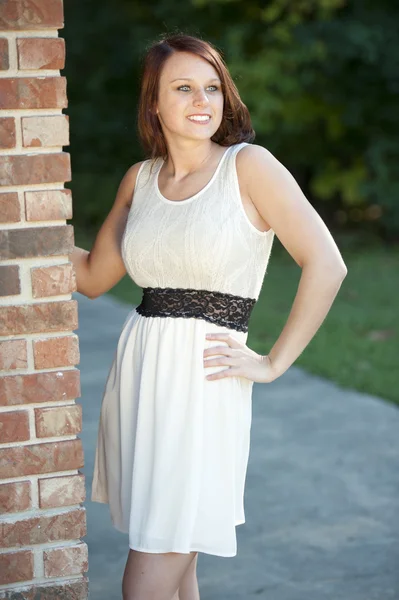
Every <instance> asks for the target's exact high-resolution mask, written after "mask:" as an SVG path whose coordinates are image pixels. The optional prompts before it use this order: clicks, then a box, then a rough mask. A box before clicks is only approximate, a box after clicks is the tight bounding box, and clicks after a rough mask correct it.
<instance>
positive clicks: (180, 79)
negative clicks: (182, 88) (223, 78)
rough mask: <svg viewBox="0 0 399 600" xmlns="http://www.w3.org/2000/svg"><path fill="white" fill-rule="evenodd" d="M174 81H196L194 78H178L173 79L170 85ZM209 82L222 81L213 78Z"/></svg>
mask: <svg viewBox="0 0 399 600" xmlns="http://www.w3.org/2000/svg"><path fill="white" fill-rule="evenodd" d="M174 81H194V80H193V78H192V77H178V78H177V79H172V81H171V82H170V83H173V82H174ZM208 81H220V79H219V77H212V79H208Z"/></svg>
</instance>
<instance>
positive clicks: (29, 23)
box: [0, 0, 64, 31]
mask: <svg viewBox="0 0 399 600" xmlns="http://www.w3.org/2000/svg"><path fill="white" fill-rule="evenodd" d="M63 26H64V12H63V1H62V0H46V1H45V2H42V1H40V0H39V1H38V0H24V2H21V1H20V0H2V2H1V12H0V30H1V29H2V30H4V31H7V30H10V31H13V30H19V29H46V28H50V29H61V28H62V27H63Z"/></svg>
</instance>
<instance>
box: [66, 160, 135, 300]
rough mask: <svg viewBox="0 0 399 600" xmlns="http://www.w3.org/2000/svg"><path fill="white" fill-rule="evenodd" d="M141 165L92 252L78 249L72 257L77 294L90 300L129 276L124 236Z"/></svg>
mask: <svg viewBox="0 0 399 600" xmlns="http://www.w3.org/2000/svg"><path fill="white" fill-rule="evenodd" d="M141 164H142V163H141V162H139V163H136V164H135V165H133V166H132V167H130V169H128V171H127V172H126V173H125V175H124V177H123V179H122V181H121V182H120V184H119V188H118V191H117V194H116V197H115V201H114V204H113V207H112V209H111V211H110V212H109V214H108V216H107V218H106V219H105V221H104V223H103V224H102V226H101V228H100V230H99V232H98V234H97V236H96V239H95V242H94V244H93V247H92V249H91V250H90V251H88V250H84V249H83V248H78V247H77V246H75V247H74V250H73V252H72V254H70V255H69V259H70V261H71V262H72V263H73V266H74V269H75V274H76V285H77V291H78V292H80V293H81V294H84V295H85V296H87V297H88V298H92V299H94V298H97V297H98V296H101V294H104V293H105V292H108V290H110V289H111V288H112V287H114V285H116V284H117V283H118V281H120V279H122V277H123V276H124V275H125V274H126V268H125V265H124V262H123V260H122V255H121V242H122V236H123V233H124V231H125V227H126V221H127V217H128V214H129V210H130V205H131V202H133V192H134V187H135V184H136V179H137V173H138V171H139V168H140V166H141Z"/></svg>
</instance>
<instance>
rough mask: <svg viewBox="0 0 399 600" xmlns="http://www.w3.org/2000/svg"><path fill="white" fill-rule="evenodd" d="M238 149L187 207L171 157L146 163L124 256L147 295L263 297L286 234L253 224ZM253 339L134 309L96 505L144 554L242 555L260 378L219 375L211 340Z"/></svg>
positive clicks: (116, 365) (102, 432) (101, 446)
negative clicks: (215, 335)
mask: <svg viewBox="0 0 399 600" xmlns="http://www.w3.org/2000/svg"><path fill="white" fill-rule="evenodd" d="M246 145H247V144H246V143H241V144H236V145H233V146H230V147H228V148H227V149H226V150H225V152H224V154H223V155H222V158H221V159H220V162H219V164H218V167H217V169H216V171H215V173H214V175H213V177H212V178H211V180H210V181H209V183H208V184H207V185H206V186H205V187H204V188H203V189H202V190H201V191H200V192H198V193H197V194H195V195H193V196H191V197H190V198H188V199H186V200H181V201H174V200H169V199H167V198H165V197H164V196H163V195H162V193H161V192H160V190H159V186H158V173H159V171H160V169H161V167H162V164H163V160H162V159H160V158H159V159H156V160H155V161H152V160H148V161H145V162H143V163H142V165H141V167H140V170H139V173H138V176H137V181H136V186H135V190H134V196H133V197H134V199H133V202H132V205H131V208H130V211H129V216H128V219H127V223H126V228H125V232H124V234H123V238H122V244H121V252H122V257H123V261H124V263H125V266H126V270H127V272H128V274H129V276H130V277H131V278H132V279H133V280H134V281H135V282H136V283H137V284H138V285H139V286H140V287H142V288H165V289H166V288H171V289H193V290H205V291H208V292H209V293H210V294H211V293H212V292H220V293H225V294H234V295H236V296H240V297H242V298H252V299H253V300H255V301H256V300H257V299H258V297H259V293H260V290H261V287H262V283H263V280H264V276H265V273H266V268H267V265H268V261H269V257H270V253H271V248H272V244H273V239H274V231H273V230H272V229H269V230H268V231H267V232H261V231H259V230H258V229H257V228H255V227H254V225H253V224H252V223H251V222H250V220H249V219H248V217H247V215H246V213H245V210H244V207H243V204H242V200H241V196H240V190H239V184H238V178H237V170H236V156H237V153H238V152H239V151H240V150H241V148H243V147H244V146H246ZM211 332H228V333H230V334H231V335H232V336H233V337H234V338H235V339H237V340H239V341H241V342H244V343H246V340H247V336H248V333H247V332H246V331H240V330H237V329H235V328H234V326H233V325H232V326H231V327H226V326H221V325H220V324H217V323H211V322H209V321H207V320H205V319H203V318H201V317H200V316H199V317H192V318H181V317H175V316H148V315H146V314H140V313H139V312H138V311H137V310H136V308H133V309H132V310H131V311H130V312H129V314H128V316H127V318H126V320H125V323H124V325H123V327H122V331H121V334H120V338H119V341H118V344H117V348H116V350H115V354H114V359H113V362H112V365H111V367H110V371H109V374H108V377H107V381H106V384H105V389H104V395H103V400H102V405H101V413H100V422H99V429H98V439H97V448H96V456H95V466H94V475H93V485H92V494H91V499H92V500H93V501H96V502H106V503H108V504H109V508H110V514H111V518H112V522H113V524H114V526H115V527H116V528H117V529H118V530H120V531H123V532H125V533H128V534H129V547H130V548H132V549H135V550H141V551H144V552H152V553H160V552H182V553H188V552H192V551H200V552H205V553H208V554H214V555H218V556H225V557H229V556H235V555H236V554H237V539H236V525H239V524H241V523H244V522H245V513H244V488H245V478H246V471H247V465H248V458H249V450H250V429H251V420H252V387H253V382H252V381H250V380H249V379H247V378H245V377H236V376H235V377H225V378H222V379H218V380H207V379H206V375H208V374H211V373H215V372H218V371H220V370H223V369H225V368H226V367H224V366H223V367H222V366H217V367H205V366H204V363H203V351H204V349H205V348H209V347H212V346H220V345H225V346H227V345H228V344H227V343H226V342H221V341H219V340H207V339H206V338H205V336H206V334H207V333H211Z"/></svg>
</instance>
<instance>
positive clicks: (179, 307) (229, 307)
mask: <svg viewBox="0 0 399 600" xmlns="http://www.w3.org/2000/svg"><path fill="white" fill-rule="evenodd" d="M255 303H256V300H255V299H254V298H243V297H241V296H234V295H233V294H226V293H222V292H211V291H209V290H195V289H186V288H151V287H147V288H144V289H143V297H142V300H141V303H140V304H139V306H137V307H136V311H137V312H138V313H139V314H140V315H143V316H144V317H185V318H187V319H188V318H190V317H194V318H196V319H204V320H205V321H209V322H210V323H216V324H217V325H222V326H223V327H228V328H230V329H236V330H237V331H244V332H246V331H248V322H249V317H250V315H251V312H252V309H253V307H254V305H255Z"/></svg>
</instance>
